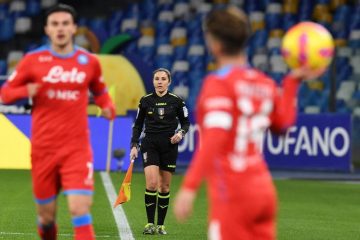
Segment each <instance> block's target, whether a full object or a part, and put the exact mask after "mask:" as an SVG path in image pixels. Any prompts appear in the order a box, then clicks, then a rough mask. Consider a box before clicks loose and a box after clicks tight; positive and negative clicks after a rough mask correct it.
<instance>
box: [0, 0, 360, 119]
mask: <svg viewBox="0 0 360 240" xmlns="http://www.w3.org/2000/svg"><path fill="white" fill-rule="evenodd" d="M57 2H58V1H57V0H13V1H4V2H0V29H1V31H0V43H3V44H5V45H6V46H10V49H3V50H1V51H0V72H1V74H5V73H8V72H9V71H11V69H13V67H14V64H16V59H17V58H18V56H20V55H21V54H20V55H19V53H20V52H21V53H22V51H29V50H31V49H33V48H34V47H35V46H38V45H39V44H41V43H44V42H46V41H47V40H46V39H47V38H46V37H39V36H36V35H34V33H33V31H32V30H33V29H32V28H33V27H34V26H35V27H36V26H38V25H39V24H38V23H39V20H40V19H41V14H42V13H43V12H44V11H43V10H44V9H47V8H49V7H51V6H53V5H54V4H56V3H57ZM79 2H80V1H79ZM84 2H85V1H84ZM79 4H80V3H79ZM228 4H234V5H237V6H239V7H242V8H243V9H244V10H245V12H246V13H247V14H248V16H249V20H250V25H251V29H252V32H253V35H252V36H251V39H250V40H249V45H248V48H247V49H246V52H247V54H248V59H249V63H250V64H251V65H252V66H255V67H256V68H259V69H260V70H262V71H264V72H265V73H267V74H268V75H269V76H271V77H273V78H274V80H275V81H276V82H277V83H280V82H281V79H282V77H283V76H284V75H285V74H286V73H287V72H288V70H289V69H288V68H287V66H286V65H285V64H284V62H283V60H282V57H281V51H280V49H281V41H282V36H283V34H284V33H285V32H286V31H287V30H288V29H289V28H291V27H292V26H293V25H295V24H296V23H297V22H299V21H317V22H318V23H320V24H322V25H324V26H325V27H327V28H328V29H329V30H330V31H331V33H332V34H333V37H334V39H335V43H336V46H337V58H336V60H335V62H334V67H335V77H336V87H337V89H336V96H337V97H338V102H337V103H336V104H337V106H338V107H339V111H340V112H349V111H351V109H350V108H354V109H355V107H356V104H355V103H360V101H359V99H360V89H359V86H360V84H359V80H360V67H359V66H360V1H359V0H357V1H356V0H355V1H346V0H316V1H313V0H301V1H300V0H283V1H278V0H258V1H253V0H213V1H208V0H157V1H153V0H142V1H127V3H123V4H122V5H121V6H123V8H121V7H119V6H120V5H118V4H114V7H113V8H111V9H110V10H107V11H102V10H101V9H100V8H99V10H98V12H96V11H94V10H91V9H90V8H91V7H92V6H87V5H86V4H84V6H81V8H78V11H79V16H80V18H79V22H78V25H79V26H81V27H87V28H88V29H90V30H91V31H92V33H93V34H95V36H96V37H95V38H97V40H98V41H99V42H100V43H99V44H100V46H101V44H102V43H104V42H105V41H106V40H107V39H109V38H111V37H113V36H116V35H118V34H122V33H128V34H131V35H132V36H134V38H135V39H136V41H133V42H131V43H129V44H128V45H127V46H126V47H125V52H126V53H127V54H137V55H140V56H142V59H143V60H144V61H145V62H147V63H148V64H150V65H151V66H153V67H154V68H157V67H165V68H168V69H172V70H173V71H175V72H174V85H173V87H175V86H180V88H179V89H180V90H181V91H183V93H186V89H187V90H188V93H186V94H183V95H186V97H187V102H188V104H189V106H190V107H194V101H195V99H196V96H197V94H198V91H199V89H200V87H201V85H202V79H203V77H204V76H205V75H206V73H208V72H209V71H212V70H214V69H215V64H214V61H213V59H212V57H211V55H210V54H209V53H208V52H207V50H206V48H205V42H204V37H203V32H202V19H203V17H204V16H205V15H206V14H207V13H208V12H209V11H211V10H212V9H214V8H223V7H224V6H227V5H228ZM115 6H117V7H115ZM104 9H105V8H104ZM90 10H91V11H90ZM90 13H91V14H90ZM82 29H83V28H79V33H78V35H77V36H76V43H78V44H79V45H81V46H88V45H89V39H88V38H87V37H86V36H85V34H84V32H82V31H83V30H82ZM19 34H21V38H20V37H16V36H18V35H19ZM5 45H4V46H5ZM88 49H91V48H90V47H88ZM91 50H93V49H91ZM19 51H20V52H19ZM14 52H15V53H16V54H15V55H14ZM186 65H187V66H188V70H186V71H184V70H182V71H180V70H179V69H186V67H184V66H186ZM179 66H182V67H179ZM4 69H5V70H4ZM331 73H332V71H330V70H328V71H327V72H326V73H325V74H324V75H323V76H321V78H320V79H321V80H317V81H315V82H314V83H312V84H309V85H308V84H306V85H305V86H302V87H301V89H300V96H301V97H300V98H299V109H300V111H305V112H326V111H327V110H328V106H329V100H328V99H329V95H330V89H331V81H332V78H333V76H332V74H331ZM354 83H355V85H354ZM352 87H353V89H352V90H351V88H352ZM357 111H358V112H359V110H357ZM353 112H355V110H354V111H353Z"/></svg>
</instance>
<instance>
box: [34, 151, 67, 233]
mask: <svg viewBox="0 0 360 240" xmlns="http://www.w3.org/2000/svg"><path fill="white" fill-rule="evenodd" d="M57 157H58V156H57V155H56V154H54V153H46V152H44V151H36V150H34V149H33V150H32V153H31V165H32V169H31V174H32V182H33V194H34V197H35V202H36V212H37V216H38V217H37V227H38V234H39V236H40V238H41V239H44V240H54V239H56V234H57V225H56V197H57V194H58V192H59V190H60V180H59V175H58V172H57V169H56V165H57V164H56V161H57Z"/></svg>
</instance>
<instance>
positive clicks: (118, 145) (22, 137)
mask: <svg viewBox="0 0 360 240" xmlns="http://www.w3.org/2000/svg"><path fill="white" fill-rule="evenodd" d="M132 122H133V119H132V118H131V117H117V118H116V119H115V120H114V128H113V138H112V147H111V150H112V151H111V170H126V169H127V167H128V165H129V157H128V156H129V154H130V149H129V146H130V144H129V143H130V137H131V125H132ZM30 124H31V116H30V115H18V114H7V115H3V114H0V132H1V134H0V154H1V158H0V168H5V169H30V132H31V131H30ZM89 127H90V132H91V135H90V136H91V144H92V149H93V154H94V169H95V170H105V169H106V159H107V147H108V139H109V121H108V120H106V119H104V118H99V117H89ZM113 150H121V151H123V158H121V159H116V158H114V157H113Z"/></svg>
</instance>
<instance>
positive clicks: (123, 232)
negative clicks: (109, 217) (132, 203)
mask: <svg viewBox="0 0 360 240" xmlns="http://www.w3.org/2000/svg"><path fill="white" fill-rule="evenodd" d="M100 176H101V179H102V181H103V184H104V187H105V191H106V194H107V196H108V199H109V203H110V207H111V209H112V213H113V215H114V218H115V222H116V225H117V227H118V231H119V236H120V239H122V240H134V239H135V238H134V236H133V234H132V231H131V228H130V226H129V223H128V221H127V218H126V215H125V212H124V209H123V208H122V206H121V205H120V206H118V207H116V208H115V209H114V208H113V204H114V202H115V200H116V197H117V194H116V193H115V189H114V185H113V184H112V181H111V178H110V176H109V174H108V173H107V172H101V173H100Z"/></svg>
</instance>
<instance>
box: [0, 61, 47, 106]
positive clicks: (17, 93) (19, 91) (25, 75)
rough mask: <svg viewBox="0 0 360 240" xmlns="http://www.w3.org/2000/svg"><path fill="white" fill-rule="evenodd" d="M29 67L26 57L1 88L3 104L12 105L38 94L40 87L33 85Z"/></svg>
mask: <svg viewBox="0 0 360 240" xmlns="http://www.w3.org/2000/svg"><path fill="white" fill-rule="evenodd" d="M29 66H30V63H29V59H28V57H26V56H25V57H24V58H23V59H22V60H21V61H20V62H19V64H18V66H17V67H16V69H15V71H14V72H13V73H12V74H11V75H10V76H9V78H8V79H7V81H6V83H5V84H4V85H3V86H2V88H1V99H2V102H3V103H5V104H11V103H14V102H15V101H17V100H20V99H23V98H28V97H33V96H35V95H36V94H37V92H38V90H39V88H40V85H39V84H36V83H31V76H30V74H29V71H28V69H29Z"/></svg>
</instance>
